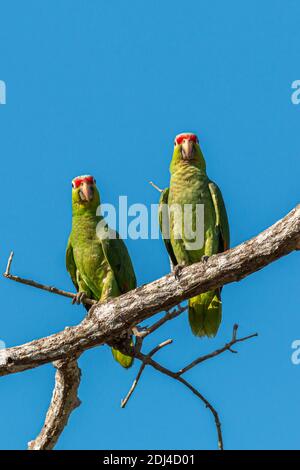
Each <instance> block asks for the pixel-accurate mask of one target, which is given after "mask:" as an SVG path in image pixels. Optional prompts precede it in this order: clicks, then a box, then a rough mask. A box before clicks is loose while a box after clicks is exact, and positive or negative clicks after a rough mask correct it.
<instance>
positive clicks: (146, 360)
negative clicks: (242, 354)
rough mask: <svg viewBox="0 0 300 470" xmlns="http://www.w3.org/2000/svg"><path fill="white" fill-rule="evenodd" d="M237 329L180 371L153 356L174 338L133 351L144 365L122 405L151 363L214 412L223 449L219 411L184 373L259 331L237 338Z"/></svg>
mask: <svg viewBox="0 0 300 470" xmlns="http://www.w3.org/2000/svg"><path fill="white" fill-rule="evenodd" d="M237 329H238V325H234V327H233V332H232V338H231V340H230V341H229V342H228V343H226V344H225V346H223V347H222V348H220V349H217V350H216V351H214V352H212V353H210V354H206V355H205V356H200V357H199V358H197V359H195V360H194V361H192V362H191V363H190V364H188V365H187V366H185V367H183V368H182V369H180V370H179V371H178V372H173V371H171V370H170V369H167V368H166V367H164V366H162V365H161V364H159V363H158V362H156V361H154V360H153V359H152V356H153V355H154V354H155V353H157V352H158V351H159V350H160V349H162V347H164V346H166V345H167V344H171V343H172V340H167V341H165V342H164V343H161V344H159V345H158V346H156V348H154V349H152V350H151V351H150V352H149V353H148V354H143V353H142V352H141V351H135V352H134V353H133V355H134V356H135V357H136V358H138V359H140V361H142V365H141V367H140V369H139V372H138V374H137V376H136V378H135V380H134V381H133V384H132V386H131V388H130V390H129V392H128V394H127V395H126V397H125V399H124V400H122V402H121V407H122V408H124V407H125V406H126V405H127V403H128V401H129V399H130V397H131V395H132V394H133V392H134V390H135V388H136V386H137V384H138V382H139V380H140V378H141V375H142V373H143V371H144V370H145V367H146V366H147V365H150V366H152V367H153V368H154V369H156V370H157V371H159V372H161V373H162V374H164V375H167V376H168V377H171V378H172V379H175V380H177V381H178V382H180V383H182V384H183V385H184V386H185V387H187V388H188V389H189V390H191V392H193V394H194V395H196V396H197V397H198V398H199V399H200V400H201V401H202V402H203V403H204V404H205V406H206V408H208V409H209V410H210V412H211V413H212V415H213V417H214V420H215V425H216V429H217V435H218V447H219V449H220V450H223V448H224V446H223V437H222V429H221V422H220V418H219V415H218V412H217V411H216V409H215V408H214V407H213V405H212V404H211V403H210V402H209V401H208V400H207V398H205V397H204V396H203V395H202V393H200V392H199V390H197V389H196V388H195V387H194V386H193V385H191V383H190V382H188V381H187V380H185V379H183V378H182V375H183V374H185V373H186V372H188V371H189V370H191V369H192V368H193V367H195V366H197V365H198V364H200V363H202V362H204V361H207V360H208V359H212V358H214V357H216V356H218V355H220V354H222V353H224V352H225V351H230V352H236V351H233V350H232V349H231V348H232V346H234V345H235V344H237V343H241V342H243V341H247V340H248V339H251V338H254V337H256V336H257V333H254V334H252V335H248V336H245V337H243V338H237Z"/></svg>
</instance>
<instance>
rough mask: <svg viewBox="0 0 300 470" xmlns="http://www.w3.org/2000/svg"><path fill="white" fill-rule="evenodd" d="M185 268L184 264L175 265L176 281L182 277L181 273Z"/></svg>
mask: <svg viewBox="0 0 300 470" xmlns="http://www.w3.org/2000/svg"><path fill="white" fill-rule="evenodd" d="M183 268H184V265H183V264H177V265H176V266H175V267H174V270H173V272H174V276H175V279H176V281H179V279H180V275H181V271H182V270H183Z"/></svg>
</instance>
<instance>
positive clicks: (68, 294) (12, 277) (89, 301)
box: [3, 251, 97, 305]
mask: <svg viewBox="0 0 300 470" xmlns="http://www.w3.org/2000/svg"><path fill="white" fill-rule="evenodd" d="M13 257H14V252H13V251H12V252H11V253H10V255H9V258H8V262H7V267H6V271H5V273H4V274H3V276H4V277H6V278H7V279H10V280H12V281H16V282H19V283H20V284H26V285H27V286H31V287H36V288H37V289H42V290H45V291H47V292H50V293H51V294H57V295H62V296H63V297H68V298H69V299H74V298H75V297H76V294H73V293H72V292H67V291H65V290H62V289H58V288H57V287H53V286H46V285H45V284H40V283H39V282H36V281H32V280H31V279H25V278H23V277H20V276H15V275H13V274H11V273H10V268H11V263H12V260H13ZM84 303H85V304H87V305H94V304H96V303H97V302H96V300H92V299H84Z"/></svg>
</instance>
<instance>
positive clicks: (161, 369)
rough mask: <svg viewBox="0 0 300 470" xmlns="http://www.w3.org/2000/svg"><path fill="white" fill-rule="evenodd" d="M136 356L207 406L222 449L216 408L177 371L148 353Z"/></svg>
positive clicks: (219, 446)
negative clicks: (160, 362)
mask: <svg viewBox="0 0 300 470" xmlns="http://www.w3.org/2000/svg"><path fill="white" fill-rule="evenodd" d="M137 358H138V359H140V360H141V361H142V362H143V364H144V363H145V364H147V365H150V366H152V367H153V368H154V369H156V370H158V371H159V372H161V373H162V374H165V375H168V376H169V377H171V378H172V379H174V380H177V381H178V382H180V383H182V385H185V386H186V387H187V388H188V389H189V390H191V392H193V394H194V395H196V396H197V397H198V398H199V399H200V400H201V401H202V402H203V403H204V404H205V406H206V408H208V409H209V410H210V412H211V413H212V415H213V417H214V420H215V424H216V429H217V434H218V448H219V449H220V450H223V449H224V446H223V436H222V429H221V422H220V418H219V415H218V412H217V410H216V409H215V408H214V407H213V405H212V404H211V403H210V402H209V401H208V400H207V398H205V397H204V396H203V395H202V394H201V393H200V392H199V390H197V389H196V388H195V387H193V385H191V384H190V383H189V382H188V381H187V380H185V379H183V378H182V377H181V376H180V375H178V373H177V372H172V371H171V370H169V369H167V368H166V367H164V366H162V365H161V364H159V363H158V362H156V361H154V360H153V359H152V358H151V357H150V356H149V355H144V354H142V353H138V355H137Z"/></svg>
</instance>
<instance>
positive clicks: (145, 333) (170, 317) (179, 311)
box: [133, 305, 187, 338]
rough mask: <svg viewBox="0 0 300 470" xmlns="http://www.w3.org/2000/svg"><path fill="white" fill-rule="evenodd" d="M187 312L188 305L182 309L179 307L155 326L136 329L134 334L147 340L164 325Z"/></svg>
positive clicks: (168, 313) (154, 324) (167, 313)
mask: <svg viewBox="0 0 300 470" xmlns="http://www.w3.org/2000/svg"><path fill="white" fill-rule="evenodd" d="M186 310H187V305H186V306H185V307H181V306H180V305H179V306H178V308H175V309H174V310H172V311H171V312H166V314H165V315H164V316H163V317H162V318H160V319H159V320H158V321H157V322H156V323H153V325H151V326H150V327H148V328H141V329H135V330H133V333H134V335H135V336H138V337H140V338H145V337H146V336H148V335H150V334H151V333H153V332H154V331H155V330H157V329H158V328H160V327H161V326H162V325H164V324H165V323H166V322H167V321H170V320H173V318H176V317H178V316H179V315H181V314H182V313H183V312H185V311H186Z"/></svg>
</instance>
